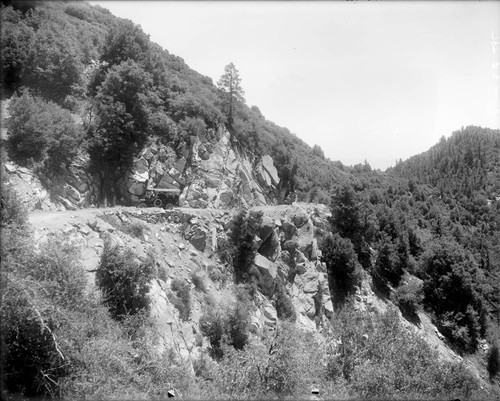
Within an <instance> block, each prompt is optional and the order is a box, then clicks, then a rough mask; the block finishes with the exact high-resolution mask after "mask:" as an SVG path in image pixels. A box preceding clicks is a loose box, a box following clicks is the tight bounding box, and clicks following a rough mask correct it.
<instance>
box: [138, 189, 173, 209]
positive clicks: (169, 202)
mask: <svg viewBox="0 0 500 401" xmlns="http://www.w3.org/2000/svg"><path fill="white" fill-rule="evenodd" d="M180 194H181V191H180V189H167V188H146V193H145V194H144V197H143V198H141V199H139V201H138V202H137V207H141V208H142V207H152V206H156V207H163V208H165V209H172V208H173V207H174V206H179V195H180Z"/></svg>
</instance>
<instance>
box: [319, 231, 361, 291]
mask: <svg viewBox="0 0 500 401" xmlns="http://www.w3.org/2000/svg"><path fill="white" fill-rule="evenodd" d="M320 248H321V251H322V261H323V262H325V263H326V268H327V272H328V281H329V284H330V288H332V287H336V288H338V289H339V290H340V291H341V292H344V293H350V292H352V291H353V290H354V286H356V285H358V284H359V283H360V282H361V277H362V276H361V272H362V270H361V266H360V264H359V262H358V259H357V256H356V253H355V252H354V247H353V245H352V243H351V241H350V240H348V239H344V238H342V237H341V236H340V235H338V234H330V235H328V236H327V237H326V238H325V239H324V241H323V242H322V244H321V246H320ZM336 292H338V291H333V293H336Z"/></svg>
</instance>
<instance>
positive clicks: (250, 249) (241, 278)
mask: <svg viewBox="0 0 500 401" xmlns="http://www.w3.org/2000/svg"><path fill="white" fill-rule="evenodd" d="M261 219H262V213H260V214H258V213H256V214H251V213H250V214H249V213H247V212H246V211H245V210H243V211H241V212H239V213H238V214H237V215H236V217H235V221H234V225H233V229H232V231H231V241H232V243H233V245H234V254H233V257H232V261H233V267H234V276H235V282H236V283H242V282H245V281H247V280H248V270H249V269H250V267H251V265H252V263H253V260H254V257H255V253H256V252H257V248H256V244H255V243H254V238H255V235H256V234H257V232H258V228H259V226H260V222H261Z"/></svg>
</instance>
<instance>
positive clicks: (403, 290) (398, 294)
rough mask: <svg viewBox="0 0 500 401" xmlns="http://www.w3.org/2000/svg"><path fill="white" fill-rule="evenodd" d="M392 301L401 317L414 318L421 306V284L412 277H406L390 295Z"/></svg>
mask: <svg viewBox="0 0 500 401" xmlns="http://www.w3.org/2000/svg"><path fill="white" fill-rule="evenodd" d="M391 298H392V301H393V302H394V303H395V304H396V305H397V306H398V307H399V309H400V310H401V313H403V315H407V316H410V317H414V316H415V315H416V314H417V311H418V309H419V308H420V306H421V305H422V299H423V294H422V284H421V283H420V282H419V281H418V280H417V279H416V278H414V277H408V278H407V279H406V280H405V281H404V282H403V283H402V284H401V285H400V286H399V287H398V288H396V290H395V291H394V292H393V293H392V295H391Z"/></svg>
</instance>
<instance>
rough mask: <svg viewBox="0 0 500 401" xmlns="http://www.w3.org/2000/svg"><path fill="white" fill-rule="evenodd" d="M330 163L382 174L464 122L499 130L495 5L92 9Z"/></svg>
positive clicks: (119, 5) (115, 5)
mask: <svg viewBox="0 0 500 401" xmlns="http://www.w3.org/2000/svg"><path fill="white" fill-rule="evenodd" d="M90 3H91V4H99V5H101V6H102V7H105V8H107V9H109V10H110V11H111V12H112V13H113V14H114V15H116V16H118V17H122V18H127V19H130V20H132V21H133V22H135V23H137V24H139V25H141V26H142V28H143V30H144V31H145V32H146V33H147V34H149V35H150V37H151V40H152V41H154V42H156V43H158V44H160V45H161V46H162V47H163V48H165V49H166V50H168V51H169V52H170V53H172V54H175V55H177V56H179V57H181V58H183V59H184V60H185V62H186V63H187V64H188V65H189V66H190V67H191V68H192V69H194V70H196V71H198V72H199V73H201V74H203V75H206V76H209V77H210V78H212V80H213V82H214V83H216V82H217V80H218V79H219V77H220V76H221V75H222V73H223V71H224V67H225V65H227V64H229V63H230V62H233V63H234V64H235V66H236V68H237V69H238V70H239V72H240V77H241V78H242V82H241V85H242V87H243V89H244V91H245V98H246V103H247V104H248V105H249V106H252V105H256V106H257V107H259V109H260V110H261V111H262V113H263V114H264V116H265V117H266V118H267V119H268V120H271V121H273V122H274V123H276V124H278V125H280V126H283V127H287V128H288V129H289V130H290V131H291V132H292V133H294V134H296V135H297V136H298V137H300V138H301V139H303V140H304V141H305V142H306V143H308V144H309V145H311V146H313V145H315V144H317V145H319V146H321V148H322V149H323V151H324V153H325V156H326V157H328V158H330V159H332V160H340V161H341V162H342V163H344V164H347V165H352V164H356V163H362V162H363V161H364V160H367V161H368V162H369V163H370V165H371V166H372V167H373V168H380V169H382V170H384V169H386V168H387V167H389V166H390V165H394V163H395V161H396V160H397V159H400V158H402V159H406V158H408V157H410V156H412V155H415V154H418V153H421V152H424V151H426V150H427V149H428V148H430V147H431V146H432V145H434V144H435V143H437V142H438V141H439V138H441V137H442V136H443V135H444V136H446V137H448V136H449V135H450V134H451V133H452V132H453V131H456V130H459V129H460V128H461V127H462V126H468V125H478V126H483V127H488V128H493V129H498V128H500V117H499V114H498V113H499V109H500V102H499V90H498V89H499V81H498V79H499V63H500V48H499V46H498V40H499V39H498V38H499V37H500V32H499V30H498V28H499V27H500V2H488V1H482V2H392V1H391V2H286V1H282V2H231V1H224V2H213V1H206V2H173V1H152V2H140V3H139V2H137V1H92V2H90Z"/></svg>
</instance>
